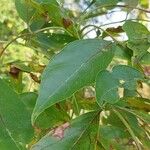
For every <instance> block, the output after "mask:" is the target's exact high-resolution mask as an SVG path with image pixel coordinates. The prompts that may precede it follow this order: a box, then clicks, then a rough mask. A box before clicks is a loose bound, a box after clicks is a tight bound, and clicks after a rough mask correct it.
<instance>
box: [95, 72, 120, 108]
mask: <svg viewBox="0 0 150 150" xmlns="http://www.w3.org/2000/svg"><path fill="white" fill-rule="evenodd" d="M118 87H119V81H118V80H117V79H115V78H114V77H113V76H112V75H111V73H110V72H109V71H101V72H100V73H99V74H98V76H97V79H96V97H97V101H98V103H99V104H100V105H101V106H102V105H103V103H104V102H108V103H115V102H116V101H117V100H118V99H119V94H118Z"/></svg>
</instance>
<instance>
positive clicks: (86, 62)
mask: <svg viewBox="0 0 150 150" xmlns="http://www.w3.org/2000/svg"><path fill="white" fill-rule="evenodd" d="M113 54H114V50H113V49H112V43H111V42H108V41H104V40H99V39H89V40H79V41H75V42H72V43H70V44H68V45H67V46H66V47H65V48H64V49H63V50H62V51H61V52H60V53H59V54H58V55H56V56H55V57H53V58H52V60H50V63H49V64H48V66H47V67H46V69H45V71H44V73H43V75H42V79H41V80H42V82H41V85H40V92H39V97H38V99H37V103H36V106H35V109H34V112H33V115H32V122H34V121H35V119H36V118H37V117H38V115H39V114H40V113H42V112H43V111H44V110H45V109H46V108H48V107H50V106H52V105H54V104H55V103H57V102H60V101H62V100H65V99H66V98H68V97H70V96H71V95H72V94H73V93H74V92H75V91H77V90H79V89H80V88H82V87H84V86H86V85H90V84H91V83H93V82H94V81H95V78H96V75H97V73H98V72H99V71H100V70H102V69H105V68H106V67H107V66H108V64H109V63H110V62H111V60H112V58H113Z"/></svg>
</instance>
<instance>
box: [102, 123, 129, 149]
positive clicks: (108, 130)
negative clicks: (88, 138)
mask: <svg viewBox="0 0 150 150" xmlns="http://www.w3.org/2000/svg"><path fill="white" fill-rule="evenodd" d="M99 132H100V133H99V136H100V137H99V138H100V142H101V144H102V145H103V147H104V148H105V149H106V150H109V149H110V147H111V148H112V149H116V150H117V149H118V150H120V149H121V148H124V147H123V144H122V143H123V140H124V139H125V138H127V137H128V134H127V131H126V130H124V129H122V128H119V127H115V126H111V125H102V126H100V128H99Z"/></svg>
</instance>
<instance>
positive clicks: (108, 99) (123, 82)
mask: <svg viewBox="0 0 150 150" xmlns="http://www.w3.org/2000/svg"><path fill="white" fill-rule="evenodd" d="M143 78H144V76H143V74H142V73H141V72H139V71H138V70H136V69H134V68H132V67H129V66H125V65H118V66H115V67H114V68H113V69H112V72H109V71H105V70H104V71H101V72H100V73H99V74H98V75H97V79H96V98H97V102H98V104H99V105H100V106H102V105H103V104H104V103H110V104H113V103H115V102H117V101H118V100H119V89H118V88H119V87H120V88H124V89H128V90H135V89H136V81H137V80H138V79H143Z"/></svg>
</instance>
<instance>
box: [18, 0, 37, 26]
mask: <svg viewBox="0 0 150 150" xmlns="http://www.w3.org/2000/svg"><path fill="white" fill-rule="evenodd" d="M15 5H16V9H17V12H18V14H19V16H20V18H22V19H23V20H24V21H25V22H27V23H28V22H29V21H30V19H31V18H32V16H33V14H34V13H35V8H33V7H32V6H31V4H30V2H29V0H27V1H26V0H15Z"/></svg>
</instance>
